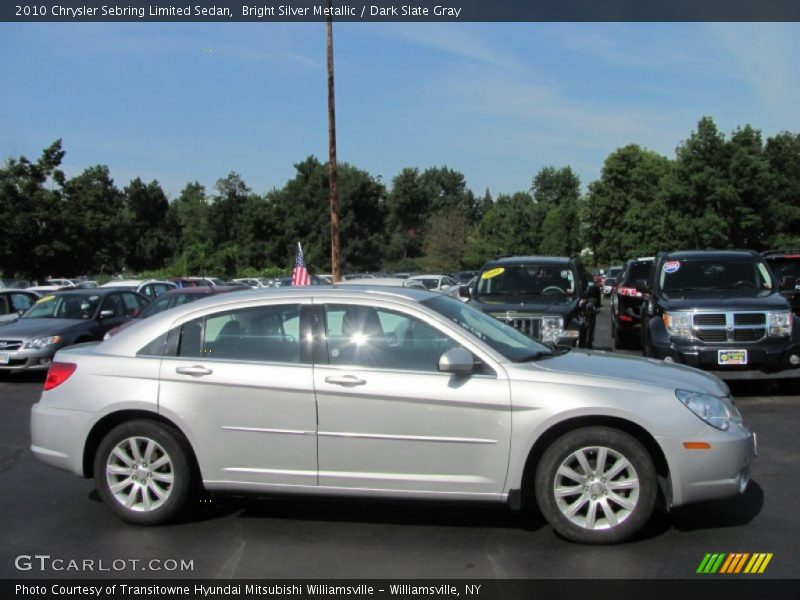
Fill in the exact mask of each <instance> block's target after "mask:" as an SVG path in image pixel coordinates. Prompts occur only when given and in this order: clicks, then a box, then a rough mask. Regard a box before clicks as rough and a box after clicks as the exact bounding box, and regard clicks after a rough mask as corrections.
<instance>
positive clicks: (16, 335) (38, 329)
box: [0, 319, 94, 339]
mask: <svg viewBox="0 0 800 600" xmlns="http://www.w3.org/2000/svg"><path fill="white" fill-rule="evenodd" d="M93 323H94V322H93V321H88V320H87V321H83V320H79V319H18V320H17V321H14V322H13V323H8V324H7V325H2V326H0V337H2V338H3V339H30V338H37V337H43V336H47V335H63V334H65V333H67V332H68V331H69V330H70V329H83V328H84V327H90V326H91V325H92V324H93Z"/></svg>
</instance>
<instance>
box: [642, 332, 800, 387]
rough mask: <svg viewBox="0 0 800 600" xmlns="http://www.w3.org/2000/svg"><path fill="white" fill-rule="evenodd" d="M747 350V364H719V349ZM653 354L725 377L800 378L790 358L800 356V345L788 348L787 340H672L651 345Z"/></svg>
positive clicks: (748, 378) (799, 369) (745, 378)
mask: <svg viewBox="0 0 800 600" xmlns="http://www.w3.org/2000/svg"><path fill="white" fill-rule="evenodd" d="M740 349H741V350H747V365H741V366H730V367H725V366H721V365H719V363H718V356H719V351H720V350H740ZM652 351H653V357H654V358H658V359H662V360H664V359H666V360H670V361H672V362H676V363H679V364H683V365H688V366H690V367H695V368H697V369H702V370H703V371H708V372H709V373H713V374H714V375H716V376H717V377H719V378H720V379H725V380H754V379H759V380H760V379H790V378H795V377H800V367H798V366H793V365H792V364H791V363H790V362H789V357H790V356H791V355H793V354H796V355H798V356H800V346H798V345H794V346H790V347H788V348H787V346H786V344H785V342H782V343H780V344H775V345H769V344H759V345H748V344H742V345H739V346H736V345H731V344H726V345H710V344H709V345H683V344H677V343H675V342H674V341H671V342H669V343H667V344H659V343H655V342H654V343H653V344H652Z"/></svg>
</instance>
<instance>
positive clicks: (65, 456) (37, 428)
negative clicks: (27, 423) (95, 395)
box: [31, 402, 94, 477]
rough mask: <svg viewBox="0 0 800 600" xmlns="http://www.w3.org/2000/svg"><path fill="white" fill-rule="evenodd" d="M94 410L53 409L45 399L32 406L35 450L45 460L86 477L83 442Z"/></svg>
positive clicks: (33, 446) (33, 450)
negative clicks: (47, 404) (43, 402)
mask: <svg viewBox="0 0 800 600" xmlns="http://www.w3.org/2000/svg"><path fill="white" fill-rule="evenodd" d="M93 416H94V415H93V413H87V412H82V411H78V410H64V409H62V408H50V407H47V406H45V405H43V404H42V403H41V402H39V403H38V404H34V405H33V407H32V408H31V451H32V452H33V454H34V455H35V456H36V458H38V459H39V460H41V461H42V462H43V463H46V464H48V465H51V466H53V467H57V468H59V469H64V470H67V471H71V472H73V473H75V474H76V475H80V476H81V477H83V475H84V473H83V444H84V440H85V439H86V435H87V433H88V431H89V430H90V428H91V424H92V419H93Z"/></svg>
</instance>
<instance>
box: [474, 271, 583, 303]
mask: <svg viewBox="0 0 800 600" xmlns="http://www.w3.org/2000/svg"><path fill="white" fill-rule="evenodd" d="M575 281H576V277H575V274H574V272H573V271H572V269H571V268H570V267H568V266H566V265H542V264H535V263H532V264H522V265H509V266H506V267H495V268H489V269H486V270H485V271H484V272H483V273H481V276H480V279H479V280H478V290H477V294H476V295H477V296H493V295H494V296H524V295H528V296H550V295H552V296H568V297H571V296H574V295H575V292H576V289H575Z"/></svg>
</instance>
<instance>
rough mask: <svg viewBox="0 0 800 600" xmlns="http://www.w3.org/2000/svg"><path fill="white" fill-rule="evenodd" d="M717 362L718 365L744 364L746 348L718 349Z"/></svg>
mask: <svg viewBox="0 0 800 600" xmlns="http://www.w3.org/2000/svg"><path fill="white" fill-rule="evenodd" d="M717 363H718V364H720V365H746V364H747V350H718V351H717Z"/></svg>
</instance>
